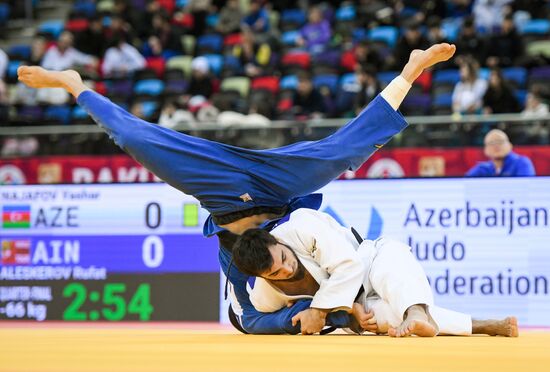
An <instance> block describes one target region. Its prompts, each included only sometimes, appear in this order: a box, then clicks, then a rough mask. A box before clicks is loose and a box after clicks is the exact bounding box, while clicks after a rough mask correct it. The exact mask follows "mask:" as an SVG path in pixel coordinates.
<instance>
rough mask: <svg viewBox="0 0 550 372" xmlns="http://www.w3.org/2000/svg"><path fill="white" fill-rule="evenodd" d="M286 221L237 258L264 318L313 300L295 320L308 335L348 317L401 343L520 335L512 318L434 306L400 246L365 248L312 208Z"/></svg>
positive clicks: (246, 237)
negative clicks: (332, 319)
mask: <svg viewBox="0 0 550 372" xmlns="http://www.w3.org/2000/svg"><path fill="white" fill-rule="evenodd" d="M285 220H286V221H285ZM283 221H285V222H281V223H280V224H279V225H278V226H276V227H275V228H273V229H272V230H271V232H270V233H269V232H267V231H265V230H259V229H254V230H249V231H247V232H245V233H244V234H243V235H242V236H241V237H240V238H239V240H238V241H237V242H236V244H235V246H234V247H233V258H234V263H235V265H236V266H237V267H238V268H239V270H240V271H242V272H243V273H246V274H248V275H251V276H257V278H256V281H255V284H254V288H253V289H252V292H251V296H250V299H251V301H252V303H253V304H254V306H255V307H256V309H257V310H258V311H261V312H274V311H277V310H279V309H281V308H283V307H285V306H289V304H292V303H294V302H295V301H298V300H300V299H304V298H308V299H312V302H311V305H310V308H309V309H307V310H305V311H302V312H301V313H299V314H297V315H296V316H295V317H294V318H293V322H300V323H301V330H302V333H303V334H313V333H317V332H319V331H320V330H321V329H322V328H323V327H324V325H325V322H324V318H325V317H326V314H327V313H329V312H331V311H337V310H347V311H348V312H349V313H350V314H353V316H354V317H355V319H356V321H357V324H358V325H359V329H360V330H369V331H373V332H377V333H386V332H387V333H388V334H389V335H390V336H396V337H401V336H408V335H413V334H414V335H418V336H435V335H437V334H447V335H471V334H472V333H483V334H490V335H502V336H517V335H518V330H517V320H516V318H514V317H509V318H506V319H504V320H472V318H471V316H470V315H468V314H463V313H459V312H456V311H451V310H448V309H444V308H441V307H438V306H435V305H434V300H433V294H432V291H431V288H430V285H429V283H428V280H427V277H426V274H425V273H424V270H423V269H422V267H421V266H420V264H419V263H418V262H417V261H416V259H415V258H414V256H413V254H412V252H411V249H410V247H408V246H407V245H405V244H403V243H401V242H399V241H396V240H393V239H389V238H385V237H382V238H379V239H377V240H374V241H373V240H364V241H363V242H362V243H359V240H358V238H356V236H355V235H354V233H353V232H352V230H351V229H348V228H345V227H343V226H341V225H340V224H339V223H338V222H336V220H334V219H333V218H332V217H331V216H329V215H328V214H326V213H322V212H319V211H316V210H312V209H304V208H303V209H298V210H296V211H294V212H292V213H291V214H290V215H289V217H288V219H283ZM362 289H364V290H362ZM360 290H362V291H360ZM360 292H362V293H361V294H360V295H359V296H358V293H360ZM365 309H367V310H369V313H367V312H366V311H365Z"/></svg>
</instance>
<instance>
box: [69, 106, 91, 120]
mask: <svg viewBox="0 0 550 372" xmlns="http://www.w3.org/2000/svg"><path fill="white" fill-rule="evenodd" d="M71 117H72V118H73V120H83V119H88V118H90V115H88V113H87V112H86V110H84V109H83V108H82V107H80V106H78V105H77V106H75V107H74V108H73V111H72V113H71Z"/></svg>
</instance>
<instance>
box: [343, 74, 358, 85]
mask: <svg viewBox="0 0 550 372" xmlns="http://www.w3.org/2000/svg"><path fill="white" fill-rule="evenodd" d="M351 84H357V76H356V75H355V74H354V73H353V72H350V73H347V74H344V75H342V77H341V78H340V87H344V86H346V85H351Z"/></svg>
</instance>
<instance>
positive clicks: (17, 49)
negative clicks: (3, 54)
mask: <svg viewBox="0 0 550 372" xmlns="http://www.w3.org/2000/svg"><path fill="white" fill-rule="evenodd" d="M8 55H9V56H10V59H22V60H28V59H29V58H31V46H30V45H13V46H11V47H10V49H9V50H8Z"/></svg>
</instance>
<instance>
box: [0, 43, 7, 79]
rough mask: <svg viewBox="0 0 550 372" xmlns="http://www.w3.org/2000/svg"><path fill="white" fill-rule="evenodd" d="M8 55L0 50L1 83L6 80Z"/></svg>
mask: <svg viewBox="0 0 550 372" xmlns="http://www.w3.org/2000/svg"><path fill="white" fill-rule="evenodd" d="M8 62H9V59H8V55H7V54H6V52H4V51H3V50H2V49H1V48H0V81H1V80H4V77H5V76H6V71H7V69H8Z"/></svg>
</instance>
